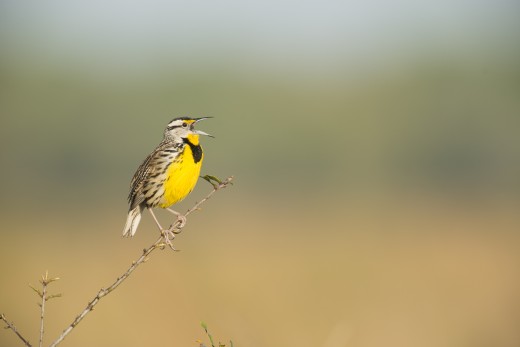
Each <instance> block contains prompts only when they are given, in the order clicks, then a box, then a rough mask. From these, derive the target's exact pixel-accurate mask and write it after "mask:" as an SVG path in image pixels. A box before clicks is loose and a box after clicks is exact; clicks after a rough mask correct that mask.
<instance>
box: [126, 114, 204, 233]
mask: <svg viewBox="0 0 520 347" xmlns="http://www.w3.org/2000/svg"><path fill="white" fill-rule="evenodd" d="M207 118H211V117H202V118H190V117H179V118H175V119H173V120H172V121H171V122H170V123H168V125H167V126H166V129H165V130H164V138H163V140H162V142H161V143H160V144H159V145H158V146H157V147H156V148H155V149H154V150H153V151H152V153H150V154H149V155H148V156H147V157H146V159H145V160H144V161H143V163H142V164H141V165H140V166H139V168H138V169H137V171H136V172H135V174H134V177H133V178H132V181H131V183H130V194H129V195H128V202H129V205H130V207H129V210H128V217H127V219H126V224H125V228H124V230H123V236H127V237H128V236H134V234H135V232H136V231H137V227H138V226H139V222H140V220H141V213H142V212H143V210H144V209H145V208H146V209H148V211H150V214H151V215H152V217H153V219H154V221H155V223H156V224H157V226H158V227H159V230H160V231H161V233H162V234H163V233H164V232H165V229H164V228H163V227H162V226H161V224H160V223H159V221H158V220H157V217H155V214H154V212H153V210H152V209H153V208H156V207H161V208H164V209H166V210H168V211H170V212H171V213H173V214H175V215H176V216H177V218H178V220H179V221H180V227H182V226H184V224H185V223H186V218H185V217H184V216H183V215H182V214H180V213H179V212H177V211H174V210H172V209H170V206H172V205H174V204H176V203H177V202H179V201H181V200H182V199H184V198H185V197H186V196H188V194H190V193H191V191H192V190H193V188H194V187H195V184H197V180H198V178H199V174H200V168H201V166H202V160H203V159H204V153H203V151H202V147H201V146H200V143H199V135H206V136H210V137H213V136H211V135H210V134H208V133H205V132H203V131H201V130H195V124H197V123H198V122H200V121H201V120H204V119H207Z"/></svg>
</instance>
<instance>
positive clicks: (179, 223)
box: [166, 208, 186, 233]
mask: <svg viewBox="0 0 520 347" xmlns="http://www.w3.org/2000/svg"><path fill="white" fill-rule="evenodd" d="M166 210H167V211H169V212H171V213H173V214H174V215H176V216H177V220H176V221H175V223H173V225H172V226H173V227H174V228H173V229H177V230H179V229H182V228H184V226H185V225H186V217H184V215H182V214H180V213H179V212H177V211H174V210H172V209H171V208H166ZM171 229H172V228H171V227H170V230H171ZM172 232H173V233H176V232H175V231H172ZM177 233H178V232H177Z"/></svg>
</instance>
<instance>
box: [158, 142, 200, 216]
mask: <svg viewBox="0 0 520 347" xmlns="http://www.w3.org/2000/svg"><path fill="white" fill-rule="evenodd" d="M197 142H198V141H197ZM197 144H198V143H197ZM203 159H204V155H202V158H201V159H200V160H199V161H198V162H197V163H195V161H194V159H193V152H192V150H191V147H190V146H186V147H185V148H184V152H183V153H182V154H181V155H179V158H178V159H177V160H176V161H174V162H173V163H171V164H170V167H169V168H168V170H167V172H166V180H165V182H164V195H163V198H162V200H161V202H160V203H159V207H162V208H166V207H170V206H171V205H173V204H176V203H178V202H179V201H181V200H182V199H184V198H185V197H186V196H188V194H189V193H191V191H192V190H193V188H195V184H197V180H198V178H199V175H200V168H201V166H202V160H203Z"/></svg>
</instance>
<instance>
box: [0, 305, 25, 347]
mask: <svg viewBox="0 0 520 347" xmlns="http://www.w3.org/2000/svg"><path fill="white" fill-rule="evenodd" d="M0 320H3V321H4V323H5V324H6V325H7V326H6V329H11V330H12V331H13V332H14V333H15V334H16V336H18V337H19V338H20V340H22V341H23V343H24V344H25V345H26V346H27V347H32V345H31V343H30V342H29V341H28V340H27V339H26V338H25V337H23V336H22V334H20V332H19V331H18V329H16V326H15V325H14V323H12V322H9V321H8V320H7V318H6V316H5V315H4V314H3V313H2V314H0Z"/></svg>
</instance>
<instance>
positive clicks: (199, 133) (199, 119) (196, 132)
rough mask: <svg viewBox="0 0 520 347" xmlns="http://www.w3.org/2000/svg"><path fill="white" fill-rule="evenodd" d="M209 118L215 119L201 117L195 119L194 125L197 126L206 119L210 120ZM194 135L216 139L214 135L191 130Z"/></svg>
mask: <svg viewBox="0 0 520 347" xmlns="http://www.w3.org/2000/svg"><path fill="white" fill-rule="evenodd" d="M208 118H213V117H200V118H195V122H193V125H195V123H198V122H200V121H201V120H204V119H208ZM191 131H192V132H193V133H194V134H197V135H205V136H209V137H213V138H214V137H215V136H213V135H210V134H208V133H206V132H204V131H202V130H195V129H193V128H192V130H191Z"/></svg>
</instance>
